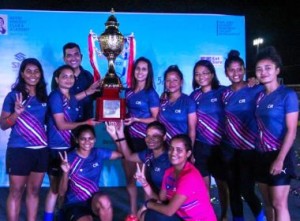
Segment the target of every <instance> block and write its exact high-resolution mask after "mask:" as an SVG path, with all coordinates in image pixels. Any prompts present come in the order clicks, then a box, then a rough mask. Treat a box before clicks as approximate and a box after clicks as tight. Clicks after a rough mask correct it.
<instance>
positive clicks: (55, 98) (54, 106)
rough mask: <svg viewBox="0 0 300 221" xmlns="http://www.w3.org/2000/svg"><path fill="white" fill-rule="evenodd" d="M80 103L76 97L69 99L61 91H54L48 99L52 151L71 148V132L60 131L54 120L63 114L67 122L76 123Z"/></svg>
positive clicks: (72, 96) (49, 140)
mask: <svg viewBox="0 0 300 221" xmlns="http://www.w3.org/2000/svg"><path fill="white" fill-rule="evenodd" d="M77 105H78V102H77V100H76V98H75V96H74V95H72V94H71V95H70V99H67V98H66V97H65V96H64V95H63V94H62V93H61V92H60V91H59V89H57V90H55V91H52V92H51V93H50V95H49V99H48V107H49V120H48V130H47V132H48V142H49V147H50V148H52V149H66V148H68V147H70V146H71V135H72V133H71V130H59V129H58V128H57V126H56V123H55V120H54V116H53V115H54V114H59V113H63V114H64V118H65V121H68V122H75V121H76V119H77V117H78V111H79V110H78V107H77Z"/></svg>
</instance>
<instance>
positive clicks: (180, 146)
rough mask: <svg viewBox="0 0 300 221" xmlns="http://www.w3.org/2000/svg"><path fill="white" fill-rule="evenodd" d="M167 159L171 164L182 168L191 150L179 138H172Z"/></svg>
mask: <svg viewBox="0 0 300 221" xmlns="http://www.w3.org/2000/svg"><path fill="white" fill-rule="evenodd" d="M168 154H169V160H170V162H171V164H172V165H173V166H175V167H178V168H180V169H181V168H183V166H184V165H185V163H186V162H187V161H188V158H189V157H190V156H191V154H192V152H191V151H190V150H189V151H187V148H186V146H185V143H184V142H183V141H182V140H181V139H173V140H172V141H171V143H170V146H169V152H168Z"/></svg>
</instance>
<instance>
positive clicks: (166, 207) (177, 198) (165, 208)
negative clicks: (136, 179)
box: [145, 194, 187, 216]
mask: <svg viewBox="0 0 300 221" xmlns="http://www.w3.org/2000/svg"><path fill="white" fill-rule="evenodd" d="M186 199H187V197H186V196H184V195H179V194H175V195H174V197H173V198H172V199H171V200H170V201H169V202H168V203H167V204H162V203H157V202H154V201H152V200H151V201H148V202H147V203H146V205H145V206H146V207H147V208H149V209H152V210H155V211H157V212H160V213H162V214H164V215H166V216H172V215H174V214H175V213H176V212H177V210H178V209H179V208H180V206H181V205H182V204H183V203H184V202H185V201H186Z"/></svg>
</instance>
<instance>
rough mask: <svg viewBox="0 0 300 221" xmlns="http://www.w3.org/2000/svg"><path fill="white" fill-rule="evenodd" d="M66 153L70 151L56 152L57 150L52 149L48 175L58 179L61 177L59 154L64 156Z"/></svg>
mask: <svg viewBox="0 0 300 221" xmlns="http://www.w3.org/2000/svg"><path fill="white" fill-rule="evenodd" d="M64 151H68V150H56V149H50V151H49V164H48V169H47V174H48V175H50V176H55V177H58V176H60V164H61V160H60V156H59V152H60V153H62V154H63V155H64Z"/></svg>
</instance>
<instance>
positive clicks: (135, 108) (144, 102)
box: [125, 88, 159, 139]
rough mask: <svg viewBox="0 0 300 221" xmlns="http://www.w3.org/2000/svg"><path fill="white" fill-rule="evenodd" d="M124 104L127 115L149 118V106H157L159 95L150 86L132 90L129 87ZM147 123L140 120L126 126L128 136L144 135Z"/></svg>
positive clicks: (137, 136)
mask: <svg viewBox="0 0 300 221" xmlns="http://www.w3.org/2000/svg"><path fill="white" fill-rule="evenodd" d="M125 96H126V106H127V111H128V117H136V118H150V117H152V113H151V108H155V107H159V97H158V94H157V92H156V91H155V90H154V89H153V88H150V89H148V90H145V89H143V90H141V91H139V92H134V90H132V89H129V90H128V91H126V95H125ZM146 128H147V124H145V123H142V122H134V123H133V124H131V125H130V126H129V127H128V131H129V134H130V136H131V137H132V138H133V137H134V138H143V139H144V138H145V137H146Z"/></svg>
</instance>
